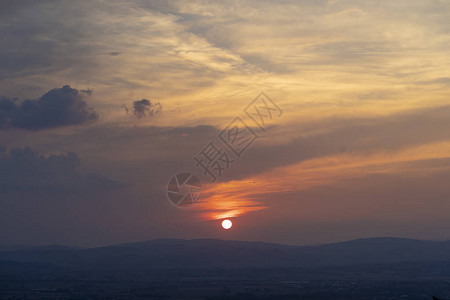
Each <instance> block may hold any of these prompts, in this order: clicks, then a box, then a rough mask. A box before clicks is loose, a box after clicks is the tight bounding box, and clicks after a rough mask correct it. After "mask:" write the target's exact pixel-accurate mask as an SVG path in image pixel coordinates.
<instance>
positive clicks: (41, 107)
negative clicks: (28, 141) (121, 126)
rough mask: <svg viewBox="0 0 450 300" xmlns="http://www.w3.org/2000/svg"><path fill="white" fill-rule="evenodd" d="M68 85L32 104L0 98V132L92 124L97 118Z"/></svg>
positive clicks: (79, 95)
mask: <svg viewBox="0 0 450 300" xmlns="http://www.w3.org/2000/svg"><path fill="white" fill-rule="evenodd" d="M89 93H90V91H89V90H88V91H78V90H76V89H73V88H71V87H70V86H68V85H65V86H63V87H62V88H56V89H53V90H51V91H49V92H48V93H46V94H44V95H43V96H42V97H40V98H39V99H36V100H28V99H27V100H25V101H23V102H21V103H19V102H18V101H17V99H10V98H0V128H2V129H5V128H23V129H28V130H40V129H45V128H56V127H63V126H69V125H76V124H83V123H88V122H93V121H96V120H97V119H98V114H97V113H96V112H95V111H93V110H91V109H89V108H88V106H87V103H86V101H85V100H84V95H85V94H89Z"/></svg>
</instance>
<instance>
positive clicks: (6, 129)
mask: <svg viewBox="0 0 450 300" xmlns="http://www.w3.org/2000/svg"><path fill="white" fill-rule="evenodd" d="M0 42H1V46H0V245H9V244H26V245H44V244H65V245H78V246H101V245H108V244H114V243H124V242H131V241H141V240H149V239H155V238H186V239H193V238H217V239H235V240H258V241H267V242H277V243H286V244H316V243H326V242H335V241H343V240H349V239H354V238H361V237H375V236H396V237H409V238H420V239H450V218H449V216H448V214H449V211H450V50H449V49H450V2H449V1H445V0H398V1H387V0H385V1H370V0H361V1H344V0H342V1H341V0H326V1H325V0H323V1H322V0H303V1H294V0H292V1H290V0H281V1H275V0H271V1H270V0H261V1H256V0H249V1H237V0H235V1H232V0H230V1H187V0H186V1H162V0H161V1H159V0H155V1H150V0H149V1H145V0H132V1H116V0H110V1H106V0H95V1H87V0H86V1H85V0H81V1H68V0H67V1H65V0H43V1H32V0H15V1H13V0H3V1H0ZM261 92H264V93H265V94H262V95H267V96H268V97H269V98H270V99H271V100H272V101H273V103H274V104H276V105H277V107H278V108H279V109H280V112H279V113H278V111H277V113H276V114H274V115H273V118H272V120H270V122H269V123H268V124H266V125H267V126H266V127H265V128H264V129H265V130H262V128H260V127H258V126H257V124H255V122H253V120H252V119H251V118H249V116H248V115H247V114H246V113H245V109H246V107H247V106H248V105H249V104H250V103H251V102H252V101H253V100H254V99H255V98H257V96H258V95H261V94H260V93H261ZM143 99H147V100H148V101H149V103H150V105H148V106H139V105H145V103H144V102H139V101H141V100H143ZM145 108H150V109H148V110H145ZM140 109H141V110H140ZM127 110H128V111H127ZM151 110H153V113H152V111H151ZM281 112H282V113H281ZM237 117H239V118H240V120H243V121H244V122H245V124H246V125H247V126H248V127H249V128H250V129H251V130H252V131H253V132H254V133H255V136H257V138H256V139H255V140H254V142H253V143H252V144H251V145H249V146H248V148H247V149H245V151H243V153H242V155H241V156H240V157H237V156H236V155H235V154H234V153H233V152H231V151H229V149H228V148H227V147H226V145H224V144H223V143H221V141H220V138H219V136H220V134H221V132H223V130H225V129H226V128H227V126H228V125H229V124H230V123H231V122H232V121H233V120H235V118H237ZM211 141H214V143H216V145H220V147H221V148H222V150H223V151H227V152H228V155H229V156H230V158H232V159H233V160H234V162H233V163H231V164H230V168H229V170H226V171H224V172H223V174H222V175H221V176H219V177H218V178H217V180H216V181H215V182H211V181H210V178H209V177H208V176H203V171H202V169H201V168H199V167H198V166H196V162H195V161H194V159H193V158H194V156H198V155H199V152H200V151H201V150H202V149H203V148H204V147H205V146H207V145H208V144H209V143H210V142H211ZM180 172H190V173H193V174H195V175H196V176H198V178H199V179H200V180H201V182H202V187H203V191H202V197H201V199H200V201H199V203H196V204H194V205H192V206H191V207H188V208H178V207H176V206H174V205H172V203H171V202H170V201H169V200H168V199H167V196H166V189H167V184H168V182H169V180H170V179H171V178H172V176H174V175H175V174H178V173H180ZM224 218H230V219H231V220H232V221H233V227H232V229H230V230H228V231H225V230H223V229H222V228H221V227H220V223H221V222H222V220H223V219H224Z"/></svg>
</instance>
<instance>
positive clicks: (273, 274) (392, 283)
mask: <svg viewBox="0 0 450 300" xmlns="http://www.w3.org/2000/svg"><path fill="white" fill-rule="evenodd" d="M0 249H1V252H0V276H1V277H0V278H1V286H0V290H1V293H0V295H1V299H431V298H432V296H433V295H439V296H441V297H442V298H444V297H450V242H435V241H420V240H410V239H398V238H372V239H359V240H352V241H348V242H343V243H334V244H326V245H317V246H287V245H280V244H271V243H260V242H242V241H224V240H212V239H198V240H180V239H163V240H152V241H147V242H141V243H130V244H122V245H113V246H109V247H101V248H72V247H63V246H47V247H26V246H14V247H5V246H4V247H1V248H0Z"/></svg>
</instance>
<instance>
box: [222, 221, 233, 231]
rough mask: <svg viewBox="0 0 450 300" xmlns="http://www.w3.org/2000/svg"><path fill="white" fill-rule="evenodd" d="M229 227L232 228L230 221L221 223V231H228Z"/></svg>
mask: <svg viewBox="0 0 450 300" xmlns="http://www.w3.org/2000/svg"><path fill="white" fill-rule="evenodd" d="M231 226H233V223H231V221H230V220H228V219H226V220H223V222H222V227H223V229H230V228H231Z"/></svg>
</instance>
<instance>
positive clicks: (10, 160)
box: [0, 147, 123, 193]
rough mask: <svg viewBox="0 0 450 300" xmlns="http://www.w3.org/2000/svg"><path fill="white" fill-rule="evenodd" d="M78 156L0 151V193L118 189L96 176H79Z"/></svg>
mask: <svg viewBox="0 0 450 300" xmlns="http://www.w3.org/2000/svg"><path fill="white" fill-rule="evenodd" d="M80 165H81V160H80V158H79V156H78V155H77V154H75V153H73V152H70V153H67V154H61V155H55V154H51V155H48V156H45V155H43V154H39V153H37V152H35V151H33V150H32V149H31V148H28V147H25V148H15V149H11V150H9V151H7V150H6V149H5V148H0V193H2V192H25V191H35V192H45V193H67V192H92V191H96V190H103V189H111V188H119V187H121V186H123V185H122V184H120V183H118V182H116V181H113V180H110V179H108V178H106V177H103V176H100V175H97V174H87V175H84V174H81V173H79V172H78V171H77V170H78V168H79V167H80Z"/></svg>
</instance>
